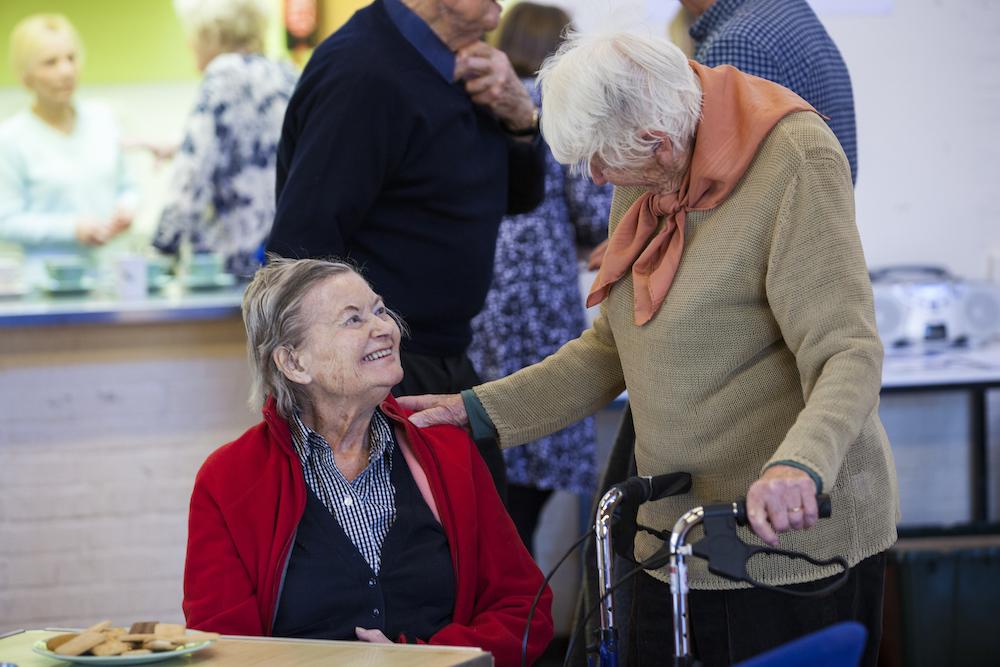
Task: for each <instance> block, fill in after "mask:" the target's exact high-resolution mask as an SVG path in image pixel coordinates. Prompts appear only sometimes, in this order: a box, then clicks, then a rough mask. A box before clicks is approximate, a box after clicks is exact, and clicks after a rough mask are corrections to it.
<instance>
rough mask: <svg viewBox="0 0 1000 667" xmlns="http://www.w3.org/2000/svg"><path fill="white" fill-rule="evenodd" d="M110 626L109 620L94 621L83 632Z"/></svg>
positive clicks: (98, 630)
mask: <svg viewBox="0 0 1000 667" xmlns="http://www.w3.org/2000/svg"><path fill="white" fill-rule="evenodd" d="M110 627H111V621H101V622H100V623H94V624H93V625H92V626H90V627H89V628H87V629H86V630H84V632H101V631H102V630H107V629H108V628H110Z"/></svg>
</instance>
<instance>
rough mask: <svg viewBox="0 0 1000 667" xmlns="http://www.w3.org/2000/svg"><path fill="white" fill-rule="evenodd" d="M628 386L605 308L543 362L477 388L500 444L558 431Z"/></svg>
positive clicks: (476, 391) (526, 439) (508, 443)
mask: <svg viewBox="0 0 1000 667" xmlns="http://www.w3.org/2000/svg"><path fill="white" fill-rule="evenodd" d="M624 388H625V380H624V376H623V374H622V367H621V361H620V360H619V358H618V349H617V348H616V347H615V341H614V336H613V334H612V333H611V328H610V327H609V326H608V322H607V314H606V312H605V307H604V306H603V305H602V306H601V314H600V315H599V316H598V318H597V320H596V321H595V322H594V326H593V327H592V328H590V329H588V330H587V331H585V332H583V335H581V336H580V337H579V338H577V339H576V340H572V341H570V342H568V343H566V344H565V345H563V346H562V347H561V348H560V349H559V350H558V351H557V352H556V353H555V354H553V355H552V356H550V357H548V358H547V359H545V360H544V361H542V362H540V363H537V364H534V365H533V366H529V367H527V368H524V369H522V370H520V371H518V372H517V373H514V374H513V375H509V376H507V377H506V378H503V379H502V380H496V381H495V382H488V383H486V384H484V385H480V386H478V387H475V388H474V391H475V393H476V397H477V398H479V400H480V402H481V403H482V404H483V407H484V408H485V409H486V412H487V414H489V416H490V419H491V420H492V421H493V424H494V426H495V427H496V430H497V434H498V435H499V436H500V446H501V447H504V448H506V447H511V446H513V445H521V444H524V443H526V442H531V441H532V440H537V439H538V438H541V437H542V436H545V435H548V434H549V433H553V432H555V431H558V430H559V429H561V428H564V427H566V426H568V425H569V424H572V423H573V422H575V421H577V420H579V419H581V418H582V417H584V416H586V415H589V414H591V413H593V412H596V411H597V410H599V409H600V408H601V407H603V406H604V405H607V404H608V403H609V402H611V401H612V400H613V399H614V398H615V396H617V395H618V394H620V393H621V392H622V390H624Z"/></svg>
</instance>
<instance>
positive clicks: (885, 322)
mask: <svg viewBox="0 0 1000 667" xmlns="http://www.w3.org/2000/svg"><path fill="white" fill-rule="evenodd" d="M872 292H873V293H874V295H875V321H876V324H877V325H878V333H879V337H880V338H881V339H882V342H883V343H884V344H885V345H892V344H893V343H894V342H896V341H898V340H903V339H905V338H906V335H907V331H906V324H907V320H908V319H909V316H910V313H909V311H910V307H909V305H908V304H907V302H906V299H905V298H903V295H902V294H900V291H899V289H898V288H897V286H896V285H879V284H875V285H872Z"/></svg>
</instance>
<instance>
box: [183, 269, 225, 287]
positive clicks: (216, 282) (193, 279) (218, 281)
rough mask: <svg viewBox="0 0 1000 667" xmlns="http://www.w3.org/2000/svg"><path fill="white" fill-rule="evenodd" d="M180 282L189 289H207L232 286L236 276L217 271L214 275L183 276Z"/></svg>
mask: <svg viewBox="0 0 1000 667" xmlns="http://www.w3.org/2000/svg"><path fill="white" fill-rule="evenodd" d="M181 284H182V285H183V286H184V288H185V289H189V290H209V289H219V288H222V287H232V286H233V285H235V284H236V276H234V275H233V274H231V273H217V274H215V275H214V276H184V279H183V280H182V281H181Z"/></svg>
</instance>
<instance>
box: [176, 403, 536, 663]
mask: <svg viewBox="0 0 1000 667" xmlns="http://www.w3.org/2000/svg"><path fill="white" fill-rule="evenodd" d="M381 407H382V410H383V411H384V412H385V414H386V415H388V417H389V418H390V419H391V420H392V421H393V422H394V424H395V426H396V430H397V433H399V434H400V435H401V436H403V437H405V438H406V441H407V442H408V443H409V447H410V449H411V451H412V453H413V455H414V457H415V458H416V460H417V463H418V464H419V465H420V467H421V468H422V469H423V470H424V472H425V474H426V475H427V481H428V483H429V485H430V491H431V494H432V496H433V498H434V502H435V503H436V504H437V510H438V513H439V514H440V519H441V525H442V527H443V528H444V532H445V535H446V536H447V538H448V545H449V548H450V550H451V560H452V565H453V566H454V568H455V581H456V593H455V608H454V611H453V612H452V622H451V623H450V624H448V625H446V626H445V627H444V628H442V629H441V630H440V631H439V632H438V633H437V634H435V635H434V636H433V637H430V638H429V640H428V643H431V644H448V645H454V646H478V647H481V648H482V649H484V650H486V651H489V652H490V653H492V654H493V657H494V659H495V660H496V664H497V665H516V664H520V660H521V637H522V634H523V632H524V624H525V622H526V621H527V617H528V609H529V607H530V606H531V601H532V599H533V598H534V596H535V593H536V592H537V591H538V588H539V586H541V584H542V579H543V577H542V574H541V572H539V570H538V567H537V566H536V565H535V563H534V561H533V560H532V559H531V556H530V554H529V553H528V551H527V550H526V549H525V548H524V546H523V545H522V544H521V540H520V538H519V537H518V534H517V530H516V529H515V528H514V524H513V523H512V522H511V520H510V517H509V516H508V515H507V512H506V511H505V510H504V508H503V505H502V503H501V502H500V498H499V497H498V496H497V493H496V490H495V488H494V486H493V482H492V480H491V479H490V474H489V471H488V470H487V468H486V465H485V464H484V463H483V461H482V459H481V458H480V457H479V454H478V452H477V451H476V449H475V445H474V444H473V443H472V441H471V440H470V439H469V437H468V436H467V435H466V434H465V432H464V431H462V430H461V429H458V428H454V427H450V426H435V427H431V428H425V429H417V428H416V427H414V426H413V425H412V424H411V423H410V422H409V420H407V419H406V417H407V416H408V414H409V413H408V412H407V411H406V410H404V409H403V408H402V407H400V406H399V405H398V404H397V403H396V401H395V400H394V399H393V398H392V397H391V396H390V397H387V398H386V400H385V401H384V402H383V403H382V406H381ZM263 413H264V420H263V421H262V422H261V423H259V424H257V425H256V426H254V427H252V428H251V429H249V430H248V431H247V432H246V433H244V434H243V435H242V436H240V437H239V438H238V439H237V440H235V441H233V442H231V443H229V444H227V445H223V446H222V447H220V448H219V449H217V450H216V451H215V452H213V453H212V454H211V455H210V456H209V457H208V459H207V460H206V461H205V463H204V465H202V467H201V470H200V471H199V472H198V476H197V478H196V479H195V485H194V491H193V492H192V494H191V510H190V516H189V521H188V546H187V560H186V563H185V566H184V615H185V617H186V618H187V624H188V626H190V627H192V628H197V629H199V630H206V631H213V632H221V633H224V634H236V635H269V634H270V633H271V622H272V620H273V619H274V612H275V606H276V604H277V601H278V591H279V587H280V585H281V578H282V575H283V573H284V569H285V563H286V561H287V559H288V556H289V554H290V553H291V546H292V537H293V535H294V532H295V529H296V527H297V526H298V524H299V520H300V519H301V518H302V514H303V512H304V511H305V504H306V485H305V480H304V478H303V475H302V467H301V464H300V463H299V459H298V457H297V456H296V454H295V451H294V448H293V445H292V438H291V434H290V432H289V430H288V424H287V423H286V422H285V420H284V419H282V418H281V417H280V416H279V415H278V413H277V411H276V410H275V407H274V401H273V400H269V401H268V403H267V405H265V406H264V410H263ZM551 606H552V592H551V591H550V590H549V589H548V587H546V589H545V592H544V593H543V594H542V597H541V599H540V600H539V602H538V606H537V608H536V610H535V615H534V618H533V620H532V623H531V637H530V641H529V644H528V661H529V662H532V661H534V660H535V659H537V658H538V656H539V655H540V654H541V653H542V651H543V650H544V649H545V647H546V646H547V645H548V643H549V641H550V640H551V638H552V614H551Z"/></svg>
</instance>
